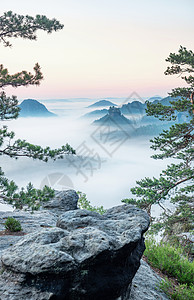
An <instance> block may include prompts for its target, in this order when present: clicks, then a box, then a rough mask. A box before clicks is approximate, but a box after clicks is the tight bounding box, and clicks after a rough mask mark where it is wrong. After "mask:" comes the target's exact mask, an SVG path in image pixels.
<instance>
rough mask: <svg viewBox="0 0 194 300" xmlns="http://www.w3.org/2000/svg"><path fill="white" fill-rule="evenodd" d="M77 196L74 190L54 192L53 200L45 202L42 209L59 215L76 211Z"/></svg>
mask: <svg viewBox="0 0 194 300" xmlns="http://www.w3.org/2000/svg"><path fill="white" fill-rule="evenodd" d="M78 199H79V196H78V194H77V193H76V191H74V190H67V191H55V197H54V199H52V200H50V201H48V202H46V203H45V204H44V205H43V209H47V210H49V211H52V212H53V213H55V214H57V215H61V214H62V213H64V212H65V211H68V210H74V209H77V201H78Z"/></svg>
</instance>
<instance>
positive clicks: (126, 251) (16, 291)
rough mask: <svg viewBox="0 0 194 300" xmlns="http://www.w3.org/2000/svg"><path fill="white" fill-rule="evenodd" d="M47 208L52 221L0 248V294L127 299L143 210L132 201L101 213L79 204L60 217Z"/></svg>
mask: <svg viewBox="0 0 194 300" xmlns="http://www.w3.org/2000/svg"><path fill="white" fill-rule="evenodd" d="M74 201H76V199H75V198H74ZM62 202H63V204H64V203H65V201H62ZM51 206H52V208H53V207H54V210H55V209H56V206H55V205H54V206H53V204H52V205H51ZM57 211H58V208H57ZM39 213H40V215H41V213H42V214H43V215H44V211H42V212H39ZM47 213H48V214H50V215H51V216H52V218H53V219H52V222H53V223H50V224H52V225H49V226H47V225H46V226H45V227H46V228H44V227H40V226H39V228H38V230H36V231H34V232H33V233H30V234H27V235H25V236H24V237H23V238H21V239H20V240H19V241H18V242H17V243H16V244H15V245H13V246H12V247H9V248H8V249H6V251H3V253H2V271H1V273H2V274H1V277H0V299H2V300H8V299H9V300H12V299H13V300H19V299H20V300H24V299H25V300H26V299H29V300H36V299H64V300H68V299H76V300H79V299H80V300H81V299H84V300H87V299H94V300H95V299H104V300H109V299H110V300H114V299H115V300H116V299H122V300H124V299H126V300H127V299H129V294H130V287H131V282H132V279H133V277H134V275H135V273H136V272H137V270H138V268H139V265H140V259H141V256H142V254H143V251H144V249H145V246H144V238H143V233H144V232H145V231H146V230H147V229H148V226H149V218H148V215H147V214H146V213H145V212H143V211H142V210H140V209H138V208H136V207H134V206H132V205H121V206H118V207H114V208H112V209H109V210H108V211H107V212H106V213H105V214H104V215H102V216H101V215H99V214H97V213H95V212H91V211H86V210H80V209H74V210H69V211H66V212H64V213H62V214H61V215H60V216H59V217H58V216H57V214H56V213H53V211H52V209H51V211H50V212H49V211H47ZM40 215H39V216H40ZM58 215H59V211H58ZM56 221H57V222H56ZM40 223H41V218H40ZM46 223H48V220H47V222H46ZM54 223H55V224H56V226H55V225H54Z"/></svg>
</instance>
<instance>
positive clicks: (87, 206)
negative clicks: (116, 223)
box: [77, 192, 106, 215]
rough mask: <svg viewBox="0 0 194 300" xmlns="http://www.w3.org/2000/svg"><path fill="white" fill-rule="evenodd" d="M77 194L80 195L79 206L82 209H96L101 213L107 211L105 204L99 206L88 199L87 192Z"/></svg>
mask: <svg viewBox="0 0 194 300" xmlns="http://www.w3.org/2000/svg"><path fill="white" fill-rule="evenodd" d="M77 194H78V196H79V200H78V207H79V208H80V209H86V210H90V211H95V212H97V213H99V214H100V215H102V214H104V213H105V212H106V210H105V209H104V207H103V206H99V207H98V206H97V207H96V206H92V205H91V203H90V201H89V200H88V199H87V197H86V194H84V193H82V192H77Z"/></svg>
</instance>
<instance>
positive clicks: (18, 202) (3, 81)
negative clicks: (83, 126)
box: [0, 11, 75, 210]
mask: <svg viewBox="0 0 194 300" xmlns="http://www.w3.org/2000/svg"><path fill="white" fill-rule="evenodd" d="M62 28H63V25H62V24H60V22H59V21H57V20H56V19H52V20H50V19H48V18H47V17H46V16H41V15H37V16H36V17H35V18H33V17H31V16H28V15H27V16H23V15H18V14H14V13H13V12H12V11H8V12H6V13H4V15H3V16H1V17H0V42H1V43H2V44H3V45H4V46H5V47H11V46H12V44H11V43H10V39H11V38H19V37H20V38H23V39H29V40H36V39H37V35H36V34H37V31H38V30H43V31H46V32H47V33H51V32H53V31H58V30H61V29H62ZM42 79H43V75H42V72H41V68H40V66H39V64H38V63H37V64H36V65H35V67H34V74H32V73H31V72H27V71H20V72H18V73H16V74H9V71H8V70H7V68H4V66H3V65H0V88H1V92H0V119H1V121H4V120H10V119H17V117H18V115H19V110H20V109H19V107H18V100H17V97H16V96H11V97H9V96H7V95H6V93H5V91H4V90H3V89H4V88H5V87H7V86H12V87H15V88H17V87H20V86H29V85H39V84H40V82H41V80H42ZM69 153H72V154H75V151H74V150H73V148H72V147H71V146H70V145H69V144H66V145H64V146H62V147H61V148H59V149H50V147H46V148H42V147H41V146H37V145H33V144H30V143H29V142H27V141H26V140H20V139H17V140H16V139H15V134H14V132H13V131H9V130H8V127H7V126H2V127H1V128H0V155H5V156H9V157H12V158H15V159H17V158H19V157H29V158H32V159H39V160H42V161H44V162H47V161H48V159H49V158H51V159H53V160H56V159H62V158H63V156H64V155H65V154H69ZM53 196H54V191H53V190H52V189H51V188H49V187H44V188H43V190H38V189H35V188H34V187H33V186H32V184H31V183H29V184H28V186H27V188H26V189H24V188H22V189H21V190H19V189H18V187H17V185H16V184H15V183H14V182H13V181H9V180H8V179H7V178H6V177H5V175H4V173H3V171H2V169H1V168H0V199H3V201H6V202H7V203H9V204H12V205H13V206H14V207H16V208H20V209H21V208H23V206H28V207H30V208H31V209H32V210H34V209H38V208H39V206H40V205H41V202H42V201H47V200H48V199H50V198H51V197H53Z"/></svg>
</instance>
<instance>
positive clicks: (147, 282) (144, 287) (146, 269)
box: [128, 260, 169, 300]
mask: <svg viewBox="0 0 194 300" xmlns="http://www.w3.org/2000/svg"><path fill="white" fill-rule="evenodd" d="M161 280H162V279H161V278H160V277H159V276H158V275H157V274H156V273H155V272H154V271H153V270H152V269H151V268H150V266H149V265H148V264H147V263H146V262H145V261H143V260H141V267H140V268H139V270H138V271H137V273H136V275H135V277H134V279H133V283H132V286H131V292H130V297H129V299H128V300H168V299H169V298H168V297H167V296H166V294H164V293H163V292H162V291H161V290H160V289H159V284H160V282H161Z"/></svg>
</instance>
